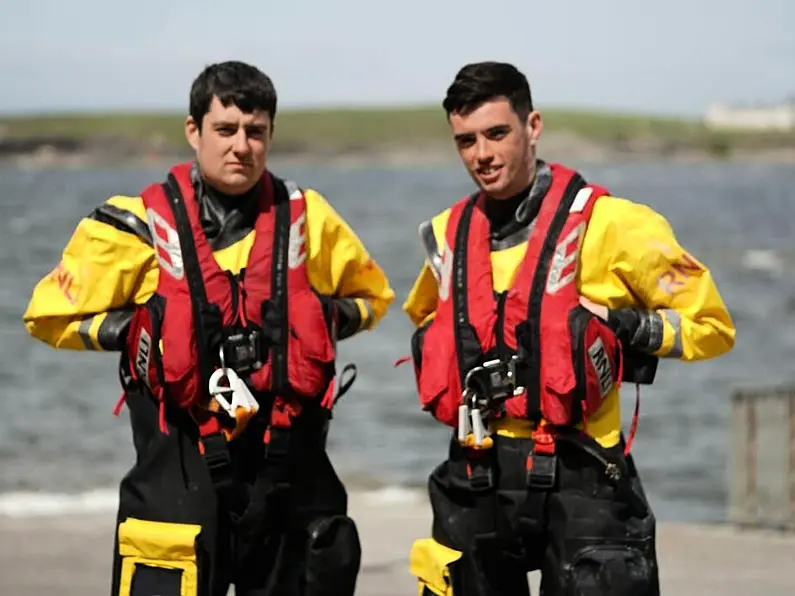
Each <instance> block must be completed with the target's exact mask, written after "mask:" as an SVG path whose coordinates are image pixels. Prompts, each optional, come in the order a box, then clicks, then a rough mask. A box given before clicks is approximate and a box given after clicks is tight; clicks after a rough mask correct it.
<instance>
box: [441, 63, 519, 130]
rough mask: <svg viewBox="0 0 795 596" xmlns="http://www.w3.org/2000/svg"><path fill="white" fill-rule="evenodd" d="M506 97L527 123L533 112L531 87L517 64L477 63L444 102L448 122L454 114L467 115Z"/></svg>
mask: <svg viewBox="0 0 795 596" xmlns="http://www.w3.org/2000/svg"><path fill="white" fill-rule="evenodd" d="M499 97H505V98H507V99H508V101H509V102H510V104H511V107H512V108H513V111H514V112H516V115H517V116H519V119H520V120H522V121H524V120H526V119H527V116H528V115H529V114H530V112H532V111H533V99H532V96H531V95H530V83H528V82H527V77H525V76H524V74H522V73H521V72H520V71H519V69H517V68H516V67H515V66H514V65H513V64H508V63H506V62H474V63H471V64H467V65H466V66H464V67H463V68H461V70H459V71H458V73H457V74H456V76H455V80H453V83H452V84H451V85H450V86H449V87H448V88H447V96H446V97H445V98H444V101H443V102H442V107H444V110H445V112H447V116H448V118H449V117H450V114H453V113H457V114H461V115H464V116H465V115H467V114H469V113H471V112H473V111H474V110H476V109H477V108H479V107H480V106H481V105H483V104H484V103H486V102H487V101H492V100H494V99H497V98H499Z"/></svg>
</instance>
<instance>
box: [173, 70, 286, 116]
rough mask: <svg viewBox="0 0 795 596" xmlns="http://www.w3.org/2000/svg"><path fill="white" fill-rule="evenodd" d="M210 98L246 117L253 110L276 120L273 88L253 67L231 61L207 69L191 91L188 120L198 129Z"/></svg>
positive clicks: (264, 76)
mask: <svg viewBox="0 0 795 596" xmlns="http://www.w3.org/2000/svg"><path fill="white" fill-rule="evenodd" d="M213 96H215V97H217V98H218V100H219V101H220V102H221V104H222V105H223V106H224V107H228V106H229V105H231V104H234V105H236V106H237V107H238V108H240V110H241V111H242V112H244V113H246V114H251V113H252V112H254V111H255V110H262V111H264V112H267V113H268V114H269V115H270V117H271V120H274V119H275V118H276V88H275V87H274V86H273V81H271V79H270V77H269V76H268V75H266V74H265V73H264V72H262V71H261V70H259V69H258V68H257V67H255V66H251V65H250V64H246V63H245V62H238V61H236V60H230V61H227V62H219V63H216V64H210V65H209V66H207V67H206V68H205V69H204V70H203V71H202V72H201V73H200V74H199V76H198V77H196V80H194V81H193V85H192V86H191V89H190V109H189V112H190V116H191V118H193V120H194V121H195V122H196V124H197V125H198V126H199V129H201V125H202V120H203V119H204V116H205V115H206V114H207V112H209V111H210V104H211V103H212V101H213Z"/></svg>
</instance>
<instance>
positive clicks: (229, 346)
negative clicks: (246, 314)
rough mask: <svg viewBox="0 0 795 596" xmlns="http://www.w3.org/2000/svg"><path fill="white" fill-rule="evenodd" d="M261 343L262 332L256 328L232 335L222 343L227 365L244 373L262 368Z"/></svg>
mask: <svg viewBox="0 0 795 596" xmlns="http://www.w3.org/2000/svg"><path fill="white" fill-rule="evenodd" d="M260 344H261V342H260V333H259V331H257V330H256V329H252V330H250V331H248V332H246V333H236V334H234V335H230V336H229V337H227V338H226V339H225V340H224V341H223V343H222V344H221V351H222V352H223V360H224V361H225V362H226V366H229V367H230V368H234V369H235V370H236V371H237V372H238V373H239V374H242V375H245V374H248V373H251V372H253V371H255V370H258V369H260V368H262V359H261V358H260V353H261V352H260V350H261V345H260Z"/></svg>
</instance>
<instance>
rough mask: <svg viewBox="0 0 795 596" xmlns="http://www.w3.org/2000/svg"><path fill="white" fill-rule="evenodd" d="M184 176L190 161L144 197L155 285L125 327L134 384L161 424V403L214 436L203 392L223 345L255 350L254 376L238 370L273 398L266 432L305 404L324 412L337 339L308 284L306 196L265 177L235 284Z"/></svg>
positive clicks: (214, 424)
mask: <svg viewBox="0 0 795 596" xmlns="http://www.w3.org/2000/svg"><path fill="white" fill-rule="evenodd" d="M190 170H191V165H190V164H189V163H188V164H181V165H178V166H175V167H174V168H173V169H172V170H171V172H170V174H169V176H168V179H167V181H166V182H165V183H163V184H160V183H157V184H152V185H150V186H148V187H147V188H146V189H144V190H143V192H142V193H141V197H142V199H143V202H144V205H145V207H146V216H147V220H148V222H149V227H150V230H151V232H152V239H153V243H154V246H155V251H156V255H157V260H158V264H159V280H158V285H157V289H156V291H155V294H154V295H153V296H152V298H151V299H150V300H149V301H148V302H147V304H146V305H144V306H142V307H139V308H138V309H137V310H136V312H135V314H134V316H133V320H132V323H131V325H130V331H129V334H128V339H127V349H128V354H129V369H130V374H131V376H132V377H133V378H137V379H140V380H142V381H143V382H144V383H146V385H147V386H148V387H149V389H150V390H151V392H152V393H153V394H154V395H155V396H156V397H157V398H158V399H159V400H160V401H161V416H163V415H164V408H163V406H162V404H164V403H171V404H176V405H178V406H180V407H182V408H185V409H187V410H189V411H190V412H191V413H192V415H193V416H194V418H195V419H196V420H197V422H198V423H199V426H200V428H201V429H202V434H209V433H213V432H218V431H219V429H220V425H219V421H218V419H217V417H216V416H215V415H214V414H212V413H211V412H210V411H209V409H208V406H209V405H210V403H209V402H210V400H211V396H210V393H209V385H208V384H209V378H210V376H211V375H212V373H213V372H214V371H215V370H216V369H217V368H219V367H221V360H220V352H219V351H220V350H221V349H222V347H223V346H227V348H228V349H229V351H230V353H229V354H228V356H229V357H233V356H234V354H233V353H232V352H234V351H235V350H237V349H239V350H242V352H241V353H251V351H252V350H253V351H254V352H255V354H254V356H255V358H254V359H253V364H252V365H251V366H250V370H247V371H246V370H244V371H239V370H236V372H237V373H238V374H239V376H241V378H244V374H245V375H246V376H247V378H248V380H249V381H250V386H251V387H252V388H253V390H254V395H255V396H256V395H257V393H256V392H261V393H263V394H264V393H269V394H271V395H274V396H275V398H274V405H273V409H272V412H271V424H272V425H275V426H282V427H284V426H289V424H290V420H291V418H292V417H294V416H296V415H297V414H298V413H300V411H301V407H302V405H301V401H300V400H302V399H309V398H318V399H322V403H323V405H324V406H326V407H330V401H329V398H330V394H331V391H332V390H331V387H332V381H333V378H334V359H335V350H334V340H333V337H334V336H335V333H336V331H335V330H334V328H333V327H334V326H333V324H331V323H330V321H331V320H333V317H329V316H327V313H326V312H325V311H324V308H323V306H322V304H321V301H320V299H319V297H318V296H317V294H316V293H315V292H314V290H313V289H312V287H311V286H310V284H309V280H308V278H307V272H306V256H307V255H306V247H305V218H306V212H305V199H304V196H303V193H301V191H300V190H298V189H297V188H295V189H294V190H293V191H292V192H290V190H288V188H287V187H286V185H285V183H284V182H283V181H281V180H280V179H278V178H276V177H275V176H272V175H271V174H269V173H267V172H266V173H265V175H264V176H263V178H262V181H261V184H260V186H261V189H262V191H261V195H260V204H259V205H260V206H259V213H258V215H257V219H256V222H255V225H254V231H255V240H254V243H253V246H252V248H251V251H250V253H249V257H248V261H247V264H246V267H245V268H244V270H242V271H241V273H240V275H239V276H238V277H239V279H236V278H235V276H234V275H232V274H231V273H230V272H228V271H224V270H223V269H221V267H220V266H219V265H218V263H217V262H216V260H215V258H214V256H213V251H212V248H211V246H210V244H209V242H208V240H207V237H206V235H205V233H204V231H203V229H202V226H201V221H200V218H199V204H198V201H197V200H196V197H195V191H194V187H193V184H192V182H191V173H190ZM161 341H162V346H163V353H162V354H161V353H160V349H159V345H160V342H161ZM246 350H248V352H246ZM249 362H250V363H251V362H252V360H251V359H249ZM226 363H227V365H229V364H228V360H226ZM241 373H242V374H241ZM161 423H162V421H161ZM161 426H164V425H162V424H161Z"/></svg>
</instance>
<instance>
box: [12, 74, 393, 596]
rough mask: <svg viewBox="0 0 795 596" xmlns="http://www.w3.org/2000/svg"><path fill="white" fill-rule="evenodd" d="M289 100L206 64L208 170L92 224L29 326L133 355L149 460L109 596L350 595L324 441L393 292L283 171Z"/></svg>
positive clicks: (265, 83)
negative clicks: (349, 350) (350, 360)
mask: <svg viewBox="0 0 795 596" xmlns="http://www.w3.org/2000/svg"><path fill="white" fill-rule="evenodd" d="M276 103H277V102H276V91H275V89H274V87H273V84H272V82H271V80H270V79H269V78H268V77H267V76H266V75H265V74H264V73H262V72H261V71H259V70H258V69H257V68H255V67H253V66H250V65H248V64H244V63H241V62H224V63H220V64H214V65H211V66H208V67H207V68H206V69H205V70H204V71H203V72H202V73H201V74H200V75H199V76H198V78H197V79H196V80H195V81H194V83H193V86H192V89H191V92H190V110H189V111H190V114H189V116H188V117H187V120H186V124H185V133H186V137H187V139H188V142H189V143H190V145H191V147H192V148H193V149H194V150H195V153H196V159H195V160H194V161H192V162H188V163H183V164H179V165H176V166H174V167H173V168H172V169H171V171H170V172H168V175H167V177H166V178H165V180H163V181H162V182H156V183H154V184H151V185H149V186H147V187H146V188H145V189H143V190H142V192H141V193H140V196H134V197H133V196H113V197H110V198H109V199H107V201H105V202H104V204H102V205H101V206H100V207H98V208H97V209H96V210H94V211H93V213H91V214H90V215H89V216H88V217H86V218H84V219H83V220H82V221H81V222H80V223H79V225H78V226H77V229H76V230H75V232H74V234H73V236H72V238H71V239H70V241H69V243H68V244H67V246H66V247H65V249H64V251H63V255H62V258H61V262H60V263H59V264H58V265H57V266H56V267H55V268H54V269H53V272H52V273H51V274H49V275H47V276H46V277H45V278H44V279H42V280H41V281H40V282H39V283H38V284H37V286H36V288H35V289H34V291H33V296H32V298H31V301H30V304H29V305H28V308H27V310H26V312H25V314H24V322H25V325H26V327H27V329H28V332H29V333H30V334H31V335H32V336H34V337H36V338H38V339H40V340H42V341H44V342H46V343H48V344H50V345H52V346H54V347H56V348H65V349H74V350H105V351H119V352H121V362H120V379H121V382H122V385H123V389H124V401H126V404H127V406H128V407H129V412H130V422H131V426H132V435H133V442H134V446H135V450H136V461H135V464H134V465H133V467H132V469H131V470H130V471H129V472H128V474H127V475H126V476H125V477H124V479H123V480H122V482H121V487H120V503H119V511H118V522H117V531H116V545H115V546H116V548H115V553H114V569H113V582H112V583H113V594H114V595H116V594H118V595H120V596H128V595H129V596H136V595H139V594H140V595H150V594H160V595H162V596H177V595H180V596H186V595H191V596H197V595H198V596H223V595H225V594H226V593H227V590H228V588H229V586H230V584H234V586H235V593H236V594H238V595H240V596H244V595H249V596H251V595H257V596H259V595H270V594H279V595H291V594H295V595H299V594H300V595H306V596H320V595H324V594H335V595H346V594H347V595H351V594H353V593H354V588H355V584H356V579H357V575H358V571H359V565H360V555H361V553H360V544H359V539H358V533H357V529H356V526H355V524H354V522H353V520H352V519H350V518H349V517H348V516H347V496H346V492H345V488H344V487H343V485H342V483H341V482H340V480H339V478H338V477H337V475H336V473H335V471H334V468H333V467H332V464H331V462H330V460H329V458H328V455H327V453H326V444H325V438H326V432H327V425H328V422H329V419H330V411H331V408H332V406H333V403H334V400H335V397H339V393H337V394H336V395H335V383H334V380H335V376H336V368H335V351H336V350H335V348H336V341H337V340H339V339H345V338H348V337H351V336H352V335H354V334H356V333H358V332H360V331H363V330H368V329H373V328H374V327H375V325H376V324H377V323H378V322H379V321H380V319H381V318H382V317H383V316H384V315H385V313H386V311H387V309H388V307H389V305H390V303H391V302H392V300H393V298H394V293H393V291H392V289H391V288H390V286H389V283H388V280H387V278H386V276H385V275H384V273H383V272H382V270H381V269H380V267H379V266H378V265H377V264H376V263H374V262H373V260H372V259H371V258H370V256H369V255H368V253H367V250H366V249H365V247H364V246H363V245H362V243H361V241H360V240H359V238H358V237H357V236H356V234H355V233H354V232H353V231H352V230H351V229H350V227H349V226H348V225H347V224H346V223H345V222H344V221H343V220H342V219H341V218H340V216H339V215H337V213H336V212H335V211H334V209H333V208H332V207H331V205H330V204H329V203H328V202H327V201H326V200H325V198H324V197H323V196H322V195H321V194H320V193H318V192H317V191H315V190H312V189H308V188H305V189H302V188H300V187H299V186H298V185H297V184H295V183H293V182H290V181H287V180H282V179H281V178H279V177H277V176H276V175H274V174H273V173H271V172H269V171H268V168H267V157H268V150H269V148H270V145H271V140H272V138H273V132H274V122H275V117H276ZM341 389H342V388H341ZM121 403H122V402H120V406H121Z"/></svg>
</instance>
